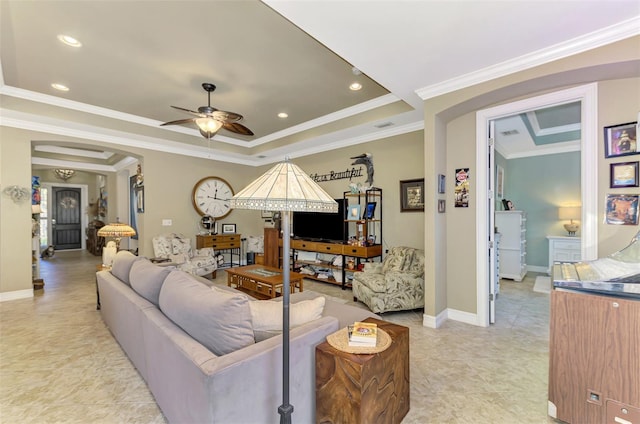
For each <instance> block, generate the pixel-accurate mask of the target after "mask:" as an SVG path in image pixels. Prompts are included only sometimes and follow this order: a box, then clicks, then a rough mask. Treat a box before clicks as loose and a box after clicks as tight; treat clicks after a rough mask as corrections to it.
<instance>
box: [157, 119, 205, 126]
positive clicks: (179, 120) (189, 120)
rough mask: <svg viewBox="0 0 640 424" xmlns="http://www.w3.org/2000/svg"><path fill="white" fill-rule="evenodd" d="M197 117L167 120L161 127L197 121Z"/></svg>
mask: <svg viewBox="0 0 640 424" xmlns="http://www.w3.org/2000/svg"><path fill="white" fill-rule="evenodd" d="M196 119H197V118H187V119H178V120H177V121H170V122H165V123H164V124H160V126H161V127H163V126H165V125H181V124H186V123H189V122H195V121H196Z"/></svg>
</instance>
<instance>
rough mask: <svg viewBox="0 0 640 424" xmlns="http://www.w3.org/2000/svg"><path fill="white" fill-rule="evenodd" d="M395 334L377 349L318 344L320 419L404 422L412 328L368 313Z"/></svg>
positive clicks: (387, 330) (317, 412)
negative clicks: (365, 351) (360, 350)
mask: <svg viewBox="0 0 640 424" xmlns="http://www.w3.org/2000/svg"><path fill="white" fill-rule="evenodd" d="M365 321H366V322H374V323H376V324H378V327H379V328H382V329H383V330H384V331H386V332H387V333H388V334H389V336H391V340H392V342H391V346H389V347H388V348H387V349H386V350H384V351H382V352H380V353H376V354H373V355H356V354H352V353H347V352H342V351H340V350H338V349H335V348H334V347H332V346H331V345H330V344H329V343H327V342H324V343H321V344H319V345H318V346H317V347H316V423H323V424H328V423H334V424H339V423H363V424H364V423H400V422H401V421H402V419H403V418H404V416H405V415H406V414H407V412H409V328H408V327H403V326H401V325H396V324H392V323H390V322H386V321H382V320H378V319H374V318H367V319H366V320H365Z"/></svg>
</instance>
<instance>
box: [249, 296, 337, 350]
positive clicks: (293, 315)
mask: <svg viewBox="0 0 640 424" xmlns="http://www.w3.org/2000/svg"><path fill="white" fill-rule="evenodd" d="M324 304H325V298H324V297H323V296H319V297H317V298H315V299H309V300H302V301H300V302H297V303H292V304H290V305H289V328H294V327H298V326H300V325H302V324H306V323H307V322H310V321H313V320H316V319H319V318H320V317H322V311H323V310H324ZM249 307H250V309H251V320H252V322H253V334H254V336H255V339H256V341H257V342H259V341H261V340H264V339H268V338H269V337H273V336H275V335H278V334H280V333H282V302H281V301H273V300H258V301H253V302H249Z"/></svg>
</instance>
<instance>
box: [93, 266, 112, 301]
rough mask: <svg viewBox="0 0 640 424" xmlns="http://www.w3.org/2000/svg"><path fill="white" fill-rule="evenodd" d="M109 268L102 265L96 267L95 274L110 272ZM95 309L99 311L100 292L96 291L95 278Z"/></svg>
mask: <svg viewBox="0 0 640 424" xmlns="http://www.w3.org/2000/svg"><path fill="white" fill-rule="evenodd" d="M110 269H111V267H110V266H105V265H102V264H98V265H96V273H98V272H100V271H108V270H110ZM96 309H97V310H100V290H99V289H98V277H97V276H96Z"/></svg>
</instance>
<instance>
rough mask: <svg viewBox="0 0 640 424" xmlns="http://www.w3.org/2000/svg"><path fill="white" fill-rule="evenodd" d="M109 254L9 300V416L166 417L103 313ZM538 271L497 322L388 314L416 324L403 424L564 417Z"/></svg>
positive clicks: (4, 310) (2, 364)
mask: <svg viewBox="0 0 640 424" xmlns="http://www.w3.org/2000/svg"><path fill="white" fill-rule="evenodd" d="M99 263H100V258H99V257H97V256H92V255H90V254H89V253H88V252H85V251H75V252H57V253H56V255H55V256H54V257H53V258H51V259H48V260H46V261H42V266H41V276H42V278H43V279H44V281H45V287H44V289H43V290H38V291H36V295H35V297H34V298H32V299H22V300H14V301H7V302H1V303H0V423H3V424H14V423H15V424H18V423H21V424H22V423H88V422H91V423H164V422H166V420H165V418H164V416H163V415H162V412H161V411H160V410H159V408H158V407H157V406H156V404H155V402H154V400H153V396H152V395H151V394H150V392H149V391H148V389H147V387H146V385H145V383H144V381H143V380H142V379H141V378H140V377H139V375H138V373H137V372H136V370H135V368H133V366H132V365H131V363H130V362H129V360H128V359H127V357H126V356H125V355H124V353H123V352H122V350H121V349H120V347H119V345H118V344H117V342H116V341H115V340H114V339H113V337H112V336H111V334H110V333H109V330H108V329H107V328H106V327H105V325H104V324H103V322H102V320H101V318H100V314H99V311H97V310H96V304H95V277H94V273H95V268H96V265H98V264H99ZM225 279H226V277H225V274H224V272H219V273H218V280H219V281H220V282H224V281H226V280H225ZM534 280H535V274H534V273H530V274H529V275H528V277H527V278H526V279H525V280H524V281H522V282H520V283H515V282H512V281H509V280H503V281H502V294H501V296H500V298H499V300H498V323H497V324H495V325H493V326H491V327H489V328H480V327H475V326H471V325H467V324H461V323H458V322H455V321H448V322H446V323H445V324H444V325H443V327H441V328H440V329H437V330H434V329H430V328H425V327H423V326H422V311H412V312H399V313H388V314H385V315H384V316H383V318H384V319H386V320H389V321H393V322H396V323H398V324H402V325H406V326H408V327H410V338H411V347H410V349H411V350H410V360H411V409H410V411H409V413H408V414H407V416H406V417H405V419H404V420H403V423H405V424H406V423H421V424H422V423H434V424H435V423H438V424H439V423H474V424H478V423H491V424H502V423H504V424H507V423H509V424H511V423H532V424H533V423H554V422H555V421H554V420H553V419H551V418H549V417H548V416H547V413H546V410H547V372H548V339H549V330H548V321H549V295H547V294H542V293H535V292H533V290H532V288H533V284H534ZM305 289H306V290H314V291H317V292H322V293H324V294H327V295H329V296H333V297H340V298H343V299H344V300H346V301H348V302H349V303H353V302H352V295H351V291H350V290H346V291H342V290H340V288H338V287H336V286H331V285H328V284H324V283H318V282H312V281H310V280H306V281H305ZM361 306H362V305H361ZM293 418H294V420H295V413H294V417H293ZM242 424H244V423H242Z"/></svg>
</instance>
